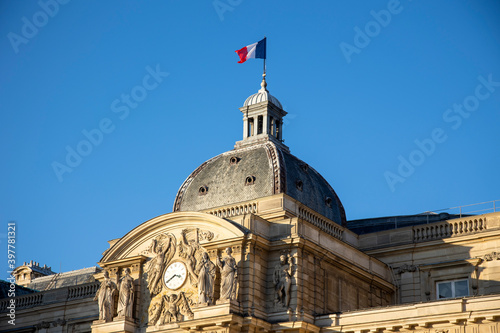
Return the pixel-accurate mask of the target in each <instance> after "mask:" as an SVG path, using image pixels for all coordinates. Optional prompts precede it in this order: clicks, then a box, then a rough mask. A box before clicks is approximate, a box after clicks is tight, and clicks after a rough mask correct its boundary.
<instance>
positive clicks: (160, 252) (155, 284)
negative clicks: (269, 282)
mask: <svg viewBox="0 0 500 333" xmlns="http://www.w3.org/2000/svg"><path fill="white" fill-rule="evenodd" d="M150 252H152V253H154V254H155V257H153V259H151V261H150V262H149V263H148V265H147V267H146V269H145V270H146V273H147V274H148V289H149V292H150V293H151V294H152V295H156V294H158V293H159V292H161V289H162V285H161V283H159V282H160V280H161V274H162V272H163V269H164V268H165V265H166V264H167V263H168V262H169V261H170V259H172V257H173V256H174V254H175V237H174V236H173V235H161V236H159V237H157V238H155V239H153V241H152V243H151V247H150Z"/></svg>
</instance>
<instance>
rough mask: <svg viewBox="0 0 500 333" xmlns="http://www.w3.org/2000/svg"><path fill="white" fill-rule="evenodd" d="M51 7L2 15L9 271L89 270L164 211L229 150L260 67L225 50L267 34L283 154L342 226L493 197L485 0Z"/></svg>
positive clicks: (499, 28) (495, 22) (497, 117)
mask: <svg viewBox="0 0 500 333" xmlns="http://www.w3.org/2000/svg"><path fill="white" fill-rule="evenodd" d="M61 2H62V0H61ZM66 2H67V3H64V4H59V5H58V6H57V7H56V6H54V1H52V0H41V1H40V2H37V1H14V0H12V1H5V0H4V1H0V36H1V39H0V73H1V76H0V108H1V109H0V110H1V121H0V126H1V133H2V140H1V142H0V153H1V156H2V163H1V164H0V177H1V178H0V184H1V197H0V207H1V209H0V217H1V221H2V225H3V226H2V230H0V242H1V244H2V245H1V246H2V248H4V250H2V251H4V252H3V253H6V250H5V246H6V241H7V223H8V222H9V221H16V224H17V234H16V236H17V243H16V245H17V248H16V251H17V252H16V258H17V261H18V265H20V264H22V262H23V261H29V260H35V261H38V262H40V263H41V264H47V265H50V266H52V267H53V269H54V270H56V271H59V268H60V267H61V269H62V271H68V270H72V269H77V268H82V267H89V266H92V265H95V263H96V262H97V261H98V260H99V259H100V258H101V253H102V252H103V251H104V250H105V249H106V248H107V247H108V244H107V241H108V240H110V239H114V238H118V237H121V236H123V235H124V234H125V233H127V232H128V231H130V230H131V229H133V228H134V227H136V226H137V225H139V224H141V223H142V222H144V221H147V220H149V219H151V218H153V217H155V216H158V215H161V214H165V213H169V212H171V211H172V205H173V201H174V197H175V194H176V192H177V190H178V188H179V186H180V185H181V184H182V182H183V181H184V179H185V178H186V177H187V176H188V175H189V174H190V173H191V172H192V171H193V170H194V169H195V168H196V167H197V166H198V165H200V164H201V163H203V162H204V161H205V160H207V159H209V158H211V157H213V156H215V155H217V154H220V153H222V152H224V151H227V150H230V149H232V147H233V145H234V142H235V141H238V140H241V138H242V115H241V113H240V112H239V110H238V107H241V106H242V105H243V102H244V100H245V99H246V97H248V96H249V95H251V94H253V93H255V92H256V91H257V90H258V88H259V84H260V80H261V72H262V61H261V60H255V59H253V60H249V61H247V62H246V63H244V64H238V63H237V60H238V57H237V55H236V54H235V52H234V51H235V50H236V49H239V48H241V47H243V46H245V45H248V44H251V43H254V42H257V41H258V40H260V39H261V38H263V37H264V36H267V41H268V45H267V51H268V61H267V69H268V89H269V90H270V92H271V93H272V94H273V95H274V96H276V97H277V98H278V99H279V100H280V101H281V103H282V104H283V106H284V108H285V110H286V111H288V113H289V115H288V116H287V117H286V118H285V119H286V121H285V126H284V138H285V144H287V145H288V146H289V147H290V149H291V152H292V153H293V154H294V155H296V156H297V157H299V158H301V159H303V160H304V161H306V162H308V163H309V164H310V165H311V166H312V167H314V168H315V169H316V170H318V171H319V172H320V173H322V174H323V176H324V177H325V178H326V179H327V180H328V181H329V182H330V184H331V185H332V186H333V188H334V189H335V190H336V192H337V194H338V195H339V197H340V199H341V200H342V202H343V204H344V206H345V209H346V213H347V218H348V219H358V218H367V217H378V216H388V215H400V214H416V213H421V212H424V211H428V210H437V209H441V208H447V207H453V206H458V205H466V204H472V203H477V202H482V201H489V200H495V199H500V177H499V172H498V170H499V166H500V154H499V146H500V134H499V124H500V61H499V60H500V20H499V19H498V18H499V17H500V4H499V2H498V1H472V0H471V1H465V0H464V1H455V0H454V1H451V0H450V1H445V0H443V1H417V0H413V1H409V0H401V1H400V2H397V1H387V0H381V1H362V2H361V1H312V2H307V1H286V2H278V1H255V0H253V1H250V0H243V1H239V0H220V1H219V0H217V1H215V2H214V1H211V0H209V1H76V0H73V1H66ZM216 6H217V7H216ZM44 8H45V9H44ZM150 72H156V74H154V76H151V74H150ZM166 73H168V75H167V74H166ZM127 95H128V96H135V97H129V98H130V99H129V100H128V101H127V100H126V98H127ZM134 98H135V100H134ZM127 103H128V104H127ZM96 129H98V132H97V130H96ZM84 133H87V135H94V136H93V140H94V143H93V144H92V143H91V144H90V146H89V144H88V143H85V140H88V139H87V138H86V136H85V134H84ZM89 133H90V134H89ZM101 135H102V138H101ZM67 149H70V150H75V151H76V150H78V149H80V152H83V153H84V154H86V156H83V157H81V160H79V159H78V158H75V157H74V156H73V159H70V164H71V166H70V165H69V164H68V163H67V161H66V159H67V155H68V150H67ZM54 165H56V166H58V170H59V176H58V175H57V172H55V171H54ZM62 166H65V167H62ZM398 169H399V170H398ZM69 170H71V172H69ZM6 261H7V255H6V254H5V255H4V256H3V257H2V258H0V269H1V273H0V277H3V278H5V276H6V273H5V272H6V270H7V269H6V267H7V262H6Z"/></svg>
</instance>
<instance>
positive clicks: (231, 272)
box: [217, 247, 238, 301]
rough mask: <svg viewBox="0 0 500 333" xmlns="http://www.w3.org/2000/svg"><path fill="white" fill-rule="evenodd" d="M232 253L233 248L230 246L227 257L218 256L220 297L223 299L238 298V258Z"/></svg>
mask: <svg viewBox="0 0 500 333" xmlns="http://www.w3.org/2000/svg"><path fill="white" fill-rule="evenodd" d="M232 253H233V250H232V249H231V248H230V247H228V248H227V249H226V254H227V256H226V257H224V258H223V259H219V258H218V257H217V266H219V268H220V274H221V291H220V299H221V300H223V301H225V300H235V299H236V287H237V283H238V282H237V279H238V266H236V260H235V259H234V258H233V256H232V255H231V254H232Z"/></svg>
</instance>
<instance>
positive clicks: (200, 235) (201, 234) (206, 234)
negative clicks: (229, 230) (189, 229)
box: [198, 230, 214, 242]
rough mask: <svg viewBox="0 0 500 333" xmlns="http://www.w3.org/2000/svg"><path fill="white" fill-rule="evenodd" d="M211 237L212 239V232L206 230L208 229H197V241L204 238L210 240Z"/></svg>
mask: <svg viewBox="0 0 500 333" xmlns="http://www.w3.org/2000/svg"><path fill="white" fill-rule="evenodd" d="M212 239H214V233H213V232H211V231H208V230H200V231H199V233H198V241H199V242H201V241H204V240H207V241H211V240H212Z"/></svg>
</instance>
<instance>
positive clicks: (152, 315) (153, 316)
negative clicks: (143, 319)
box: [148, 297, 163, 325]
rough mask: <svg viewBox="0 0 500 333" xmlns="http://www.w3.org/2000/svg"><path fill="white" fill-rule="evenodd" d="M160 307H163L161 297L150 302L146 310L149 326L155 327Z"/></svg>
mask: <svg viewBox="0 0 500 333" xmlns="http://www.w3.org/2000/svg"><path fill="white" fill-rule="evenodd" d="M162 307H163V297H156V298H154V299H152V300H151V304H150V305H149V309H148V315H149V323H150V324H152V325H156V323H157V322H158V320H159V319H160V316H161V314H162Z"/></svg>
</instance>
